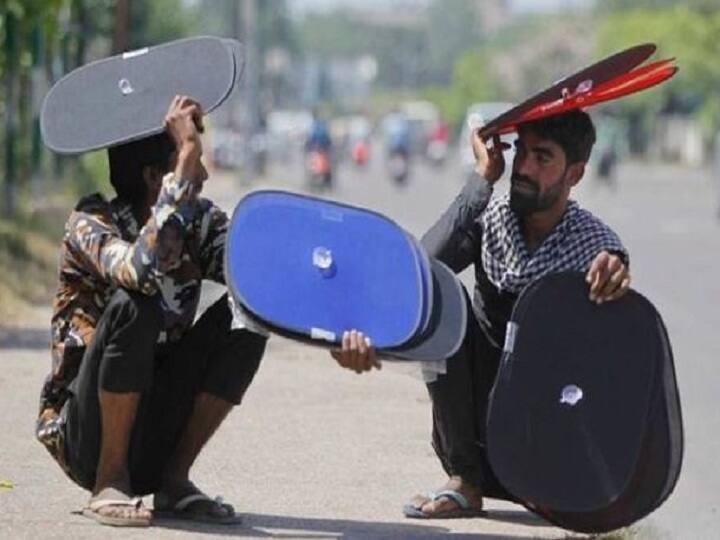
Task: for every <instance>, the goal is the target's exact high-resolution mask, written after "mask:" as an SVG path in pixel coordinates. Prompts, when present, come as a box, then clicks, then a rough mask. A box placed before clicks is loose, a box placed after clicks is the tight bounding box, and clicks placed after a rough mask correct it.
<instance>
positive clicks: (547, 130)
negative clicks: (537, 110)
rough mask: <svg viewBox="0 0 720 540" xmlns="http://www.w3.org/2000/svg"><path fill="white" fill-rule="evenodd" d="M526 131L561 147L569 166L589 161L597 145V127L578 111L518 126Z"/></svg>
mask: <svg viewBox="0 0 720 540" xmlns="http://www.w3.org/2000/svg"><path fill="white" fill-rule="evenodd" d="M525 130H529V131H532V132H533V133H535V134H537V135H538V136H540V137H542V138H543V139H550V140H551V141H553V142H555V143H557V144H558V145H560V147H561V148H562V149H563V151H564V152H565V158H566V160H567V163H568V165H571V164H573V163H577V162H579V161H587V160H588V159H589V158H590V151H591V150H592V147H593V145H594V144H595V126H593V123H592V120H591V119H590V115H589V114H588V113H586V112H584V111H580V110H577V109H576V110H573V111H569V112H566V113H563V114H558V115H556V116H549V117H547V118H541V119H540V120H534V121H532V122H527V123H525V124H520V125H519V126H518V131H525Z"/></svg>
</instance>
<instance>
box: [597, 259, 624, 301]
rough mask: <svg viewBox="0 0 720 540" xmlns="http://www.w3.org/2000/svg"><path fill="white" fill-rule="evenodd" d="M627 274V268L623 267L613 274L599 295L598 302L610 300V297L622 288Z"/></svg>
mask: <svg viewBox="0 0 720 540" xmlns="http://www.w3.org/2000/svg"><path fill="white" fill-rule="evenodd" d="M626 273H627V271H626V270H625V268H624V267H623V266H621V267H620V269H619V270H617V271H616V272H614V273H613V274H611V275H610V277H609V278H608V280H607V281H606V282H605V286H604V287H603V288H602V290H601V291H600V292H599V293H598V301H604V300H608V298H609V296H610V295H611V294H613V293H614V292H615V291H616V290H617V288H618V287H620V284H621V283H622V281H623V279H625V275H626Z"/></svg>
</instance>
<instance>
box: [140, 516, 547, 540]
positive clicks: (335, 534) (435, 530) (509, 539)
mask: <svg viewBox="0 0 720 540" xmlns="http://www.w3.org/2000/svg"><path fill="white" fill-rule="evenodd" d="M500 513H501V514H508V513H511V514H521V513H522V512H500ZM242 516H243V523H242V524H238V525H209V524H206V523H195V522H188V521H177V520H176V521H173V520H164V519H155V520H153V527H156V528H165V529H174V530H182V531H192V532H198V533H203V534H216V535H218V536H235V537H246V538H308V539H309V538H424V539H430V538H439V537H444V536H446V535H447V534H449V532H450V531H449V529H447V528H445V527H438V526H433V525H420V524H418V525H414V524H410V523H381V522H372V521H353V520H347V519H322V518H297V517H288V516H278V515H271V514H246V513H243V514H242ZM498 519H502V518H498ZM510 521H512V520H510ZM518 522H520V523H524V522H525V521H524V520H519V521H518ZM435 523H437V522H435ZM541 523H544V522H541ZM477 528H478V529H482V520H480V519H479V520H478V526H477ZM452 537H453V538H454V539H456V538H457V539H470V538H477V539H482V540H493V539H497V540H513V539H519V538H526V537H521V536H515V535H504V534H483V533H481V532H478V533H477V534H453V535H452Z"/></svg>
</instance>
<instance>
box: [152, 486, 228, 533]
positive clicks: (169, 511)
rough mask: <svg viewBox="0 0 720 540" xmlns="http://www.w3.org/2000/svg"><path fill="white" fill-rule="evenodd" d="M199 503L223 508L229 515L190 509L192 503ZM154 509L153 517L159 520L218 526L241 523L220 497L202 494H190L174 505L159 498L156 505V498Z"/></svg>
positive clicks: (156, 498)
mask: <svg viewBox="0 0 720 540" xmlns="http://www.w3.org/2000/svg"><path fill="white" fill-rule="evenodd" d="M199 501H207V502H211V503H213V504H214V505H215V506H216V507H218V508H225V509H226V510H227V511H228V512H229V514H228V515H225V516H220V515H213V514H211V513H209V512H207V511H197V510H193V509H192V508H191V507H192V505H193V504H194V503H196V502H199ZM154 504H155V508H154V510H153V515H154V516H155V517H158V518H161V519H177V520H184V521H195V522H199V523H215V524H220V525H239V524H240V523H242V517H241V516H239V515H237V514H235V509H234V508H233V507H232V505H230V504H227V503H225V502H223V499H222V497H215V498H214V499H212V498H210V497H208V496H207V495H205V494H204V493H191V494H190V495H186V496H185V497H182V498H181V499H180V500H178V501H177V502H176V503H175V504H173V505H170V504H165V503H164V502H163V501H162V497H161V498H160V503H159V504H158V497H157V495H156V496H155V499H154Z"/></svg>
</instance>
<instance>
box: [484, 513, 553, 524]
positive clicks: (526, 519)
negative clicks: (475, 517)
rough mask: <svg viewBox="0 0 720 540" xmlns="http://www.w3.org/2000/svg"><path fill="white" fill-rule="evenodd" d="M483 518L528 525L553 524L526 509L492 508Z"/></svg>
mask: <svg viewBox="0 0 720 540" xmlns="http://www.w3.org/2000/svg"><path fill="white" fill-rule="evenodd" d="M483 518H484V519H489V520H491V521H507V522H508V523H517V524H518V525H526V526H528V527H552V526H553V525H551V524H550V523H548V522H547V521H545V520H544V519H543V518H541V517H540V516H537V515H535V514H533V513H532V512H530V511H528V510H492V511H489V512H488V513H487V514H486V515H485V516H483Z"/></svg>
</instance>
